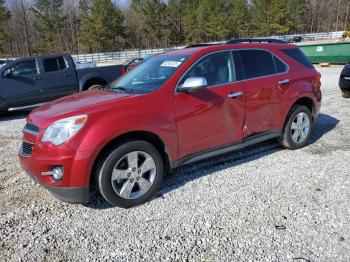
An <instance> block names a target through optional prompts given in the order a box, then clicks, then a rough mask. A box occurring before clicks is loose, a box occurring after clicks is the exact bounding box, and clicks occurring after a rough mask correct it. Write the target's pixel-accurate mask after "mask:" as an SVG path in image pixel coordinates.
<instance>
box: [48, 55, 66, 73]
mask: <svg viewBox="0 0 350 262" xmlns="http://www.w3.org/2000/svg"><path fill="white" fill-rule="evenodd" d="M65 68H66V63H65V61H64V58H63V57H62V56H60V57H55V58H47V59H45V60H44V69H45V72H55V71H60V70H63V69H65Z"/></svg>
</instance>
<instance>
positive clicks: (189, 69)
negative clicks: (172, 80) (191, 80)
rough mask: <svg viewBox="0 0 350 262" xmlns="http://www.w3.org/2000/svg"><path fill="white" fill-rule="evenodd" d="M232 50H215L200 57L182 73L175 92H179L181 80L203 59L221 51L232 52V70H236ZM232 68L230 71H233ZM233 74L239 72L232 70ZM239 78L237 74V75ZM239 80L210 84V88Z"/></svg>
mask: <svg viewBox="0 0 350 262" xmlns="http://www.w3.org/2000/svg"><path fill="white" fill-rule="evenodd" d="M232 51H233V50H231V49H227V50H221V51H214V52H210V53H208V54H206V55H204V56H202V57H200V58H199V59H197V60H196V61H195V62H194V63H193V64H192V65H191V66H190V67H189V68H187V70H186V71H185V72H184V73H183V74H182V75H181V77H180V78H179V80H178V81H177V83H176V87H175V93H178V91H177V90H178V87H179V84H180V83H181V81H182V80H183V78H184V77H185V76H186V75H187V73H189V72H190V71H191V70H192V69H193V68H194V67H195V66H197V65H198V64H199V63H200V62H201V61H202V60H203V59H205V58H206V57H208V56H210V55H215V54H220V53H231V54H229V55H230V62H231V68H229V69H231V70H235V68H236V65H235V64H232V62H234V61H232V60H233V56H232ZM231 70H230V71H231ZM230 74H231V75H235V74H236V75H237V72H230ZM236 78H237V76H236ZM236 82H237V80H234V81H232V82H227V83H224V84H219V85H211V86H209V87H208V88H215V87H218V86H223V85H227V84H232V83H236Z"/></svg>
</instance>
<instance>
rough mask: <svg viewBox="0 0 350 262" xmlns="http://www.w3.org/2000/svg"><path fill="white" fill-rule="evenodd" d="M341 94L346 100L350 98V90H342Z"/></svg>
mask: <svg viewBox="0 0 350 262" xmlns="http://www.w3.org/2000/svg"><path fill="white" fill-rule="evenodd" d="M341 93H342V96H343V97H344V98H350V89H342V90H341Z"/></svg>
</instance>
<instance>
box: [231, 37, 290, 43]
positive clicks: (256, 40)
mask: <svg viewBox="0 0 350 262" xmlns="http://www.w3.org/2000/svg"><path fill="white" fill-rule="evenodd" d="M241 43H277V44H286V43H287V42H286V41H283V40H280V39H274V38H265V39H264V38H241V39H231V40H228V41H227V42H226V43H225V44H241Z"/></svg>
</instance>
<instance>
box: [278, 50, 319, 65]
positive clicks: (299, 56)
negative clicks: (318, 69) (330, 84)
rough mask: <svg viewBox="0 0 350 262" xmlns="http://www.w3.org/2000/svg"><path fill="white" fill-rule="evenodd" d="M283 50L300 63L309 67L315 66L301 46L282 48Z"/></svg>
mask: <svg viewBox="0 0 350 262" xmlns="http://www.w3.org/2000/svg"><path fill="white" fill-rule="evenodd" d="M281 51H282V52H283V53H285V54H286V55H288V56H289V57H291V58H293V59H294V60H295V61H297V62H299V64H302V65H303V66H306V67H308V68H314V66H313V65H312V64H311V62H310V61H309V59H307V57H306V56H305V55H304V53H303V52H302V51H301V50H300V49H299V48H291V49H282V50H281Z"/></svg>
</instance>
